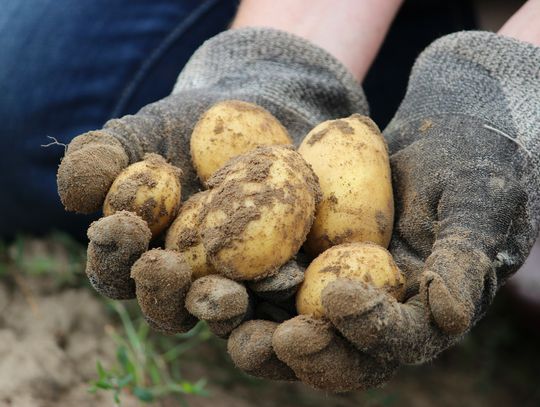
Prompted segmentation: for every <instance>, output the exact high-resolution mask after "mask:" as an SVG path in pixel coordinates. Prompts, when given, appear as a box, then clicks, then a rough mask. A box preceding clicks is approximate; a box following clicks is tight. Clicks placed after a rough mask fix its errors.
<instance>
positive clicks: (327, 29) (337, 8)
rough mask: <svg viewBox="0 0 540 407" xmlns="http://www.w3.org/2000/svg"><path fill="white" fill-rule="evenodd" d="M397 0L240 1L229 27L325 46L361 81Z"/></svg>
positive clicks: (382, 38) (396, 8) (398, 2)
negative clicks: (272, 31)
mask: <svg viewBox="0 0 540 407" xmlns="http://www.w3.org/2000/svg"><path fill="white" fill-rule="evenodd" d="M401 3H402V0H364V1H358V0H340V1H335V0H295V1H290V0H243V1H242V3H241V4H240V8H239V10H238V14H237V15H236V18H235V19H234V21H233V23H232V27H231V28H233V29H234V28H241V27H270V28H276V29H279V30H283V31H287V32H289V33H292V34H296V35H298V36H300V37H302V38H305V39H307V40H309V41H311V42H312V43H313V44H315V45H318V46H319V47H321V48H323V49H325V50H326V51H328V52H329V53H330V54H332V55H333V56H334V57H336V58H337V59H338V60H339V61H341V62H342V63H343V65H345V66H346V67H347V68H348V69H349V70H350V71H351V72H352V74H353V75H354V77H355V78H356V79H357V80H358V81H360V82H361V81H362V80H363V79H364V77H365V75H366V73H367V71H368V69H369V67H370V65H371V63H372V62H373V60H374V59H375V56H376V55H377V52H378V51H379V48H380V47H381V45H382V42H383V40H384V37H385V36H386V33H387V31H388V28H389V27H390V24H391V23H392V20H393V19H394V16H395V15H396V13H397V11H398V9H399V7H400V5H401Z"/></svg>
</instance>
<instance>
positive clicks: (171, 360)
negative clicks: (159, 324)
mask: <svg viewBox="0 0 540 407" xmlns="http://www.w3.org/2000/svg"><path fill="white" fill-rule="evenodd" d="M109 306H110V307H111V308H112V309H113V311H114V312H115V313H116V314H117V316H118V317H119V319H120V321H121V327H122V331H121V332H119V331H117V330H116V329H115V328H112V327H111V328H110V330H109V332H110V335H111V337H112V339H113V340H114V342H115V343H116V347H117V349H116V361H115V364H114V365H113V366H111V367H109V368H105V367H104V366H103V365H102V364H101V362H99V361H98V362H97V374H98V379H97V380H95V381H94V382H92V384H91V387H90V389H89V391H90V392H93V393H95V392H97V391H110V392H112V395H113V399H114V402H115V403H116V404H117V405H120V402H121V395H122V393H124V392H127V393H130V394H132V395H133V396H135V397H136V398H137V399H139V400H140V401H142V402H147V403H150V402H155V401H157V400H159V399H162V398H165V397H176V398H177V399H178V401H179V402H180V403H181V404H182V405H187V402H186V399H185V397H184V396H185V395H188V394H189V395H199V396H207V395H208V393H207V391H206V390H205V385H206V381H205V380H204V379H202V380H198V381H196V382H194V383H193V382H191V381H189V380H186V379H185V378H184V377H183V376H182V373H181V367H182V362H183V359H182V356H183V355H184V353H186V352H187V351H188V350H190V349H192V348H193V347H195V346H197V345H199V344H201V343H202V342H205V341H207V340H208V339H209V338H210V336H211V334H210V331H209V330H208V328H207V327H206V325H204V324H202V323H199V324H198V325H197V326H196V327H195V328H193V329H192V330H191V331H190V332H188V333H185V334H178V335H174V336H164V335H159V334H155V333H153V332H151V331H150V328H149V326H148V324H147V323H146V322H145V321H144V320H142V319H141V318H134V317H133V316H132V315H130V313H129V312H128V310H127V308H126V306H124V305H123V304H122V303H120V302H110V303H109ZM134 319H138V321H134Z"/></svg>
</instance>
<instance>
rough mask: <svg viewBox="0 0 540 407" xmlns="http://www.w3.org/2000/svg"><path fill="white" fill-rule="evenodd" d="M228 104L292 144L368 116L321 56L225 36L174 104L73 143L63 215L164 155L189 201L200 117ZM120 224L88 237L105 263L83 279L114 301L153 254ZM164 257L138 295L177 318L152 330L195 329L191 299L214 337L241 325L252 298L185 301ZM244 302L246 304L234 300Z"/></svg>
mask: <svg viewBox="0 0 540 407" xmlns="http://www.w3.org/2000/svg"><path fill="white" fill-rule="evenodd" d="M226 99H238V100H244V101H247V102H253V103H256V104H258V105H260V106H262V107H264V108H266V109H267V110H269V111H270V112H271V113H272V114H273V115H275V116H276V117H277V118H278V119H279V120H280V121H281V123H282V124H283V125H284V126H285V127H286V128H287V130H288V131H289V133H290V135H291V136H292V138H293V139H294V140H295V142H298V141H299V139H300V137H301V136H303V135H305V134H306V133H307V132H308V131H309V130H310V129H311V128H312V127H314V126H315V125H316V124H318V123H319V122H321V121H324V120H327V119H330V118H334V117H341V116H348V115H350V114H351V113H353V112H357V111H367V104H366V101H365V97H364V95H363V93H362V90H361V88H360V87H359V85H358V84H357V83H356V82H355V80H354V78H353V77H352V76H351V75H350V74H349V73H348V72H347V70H346V69H345V68H344V67H343V66H342V65H341V64H340V63H339V62H337V61H336V60H335V59H334V58H333V57H332V56H330V55H329V54H328V53H327V52H325V51H323V50H322V49H319V48H317V47H315V46H313V45H311V44H310V43H308V42H307V41H305V40H303V39H300V38H297V37H295V36H292V35H290V34H287V33H284V32H280V31H276V30H271V29H262V28H260V29H259V28H257V29H255V28H247V29H239V30H231V31H227V32H224V33H222V34H220V35H218V36H216V37H214V38H212V39H210V40H209V41H207V42H206V43H205V44H203V45H202V46H201V48H200V49H199V50H198V51H196V52H195V54H194V55H193V57H192V58H191V60H190V61H189V62H188V64H187V65H186V67H185V68H184V70H183V72H182V73H181V74H180V76H179V78H178V81H177V84H176V86H175V88H174V91H173V94H172V95H171V96H169V97H167V98H165V99H163V100H160V101H158V102H156V103H153V104H150V105H148V106H146V107H144V108H143V109H141V110H140V111H139V112H138V113H137V114H135V115H129V116H125V117H122V118H120V119H113V120H110V121H108V122H107V123H106V124H105V125H104V127H103V129H100V130H96V131H91V132H88V133H86V134H83V135H81V136H78V137H76V138H75V139H74V140H73V141H72V142H71V144H70V145H69V147H68V149H67V153H66V156H65V157H64V159H63V161H62V163H61V165H60V167H59V170H58V189H59V193H60V197H61V199H62V202H63V204H64V206H65V207H66V209H68V210H71V211H77V212H82V213H90V212H94V211H97V210H99V209H100V208H101V206H102V204H103V200H104V198H105V195H106V193H107V191H108V189H109V187H110V185H111V183H112V182H113V180H114V179H115V178H116V176H117V175H118V174H119V173H120V171H121V170H122V169H124V168H125V167H127V166H128V165H129V164H131V163H134V162H137V161H140V160H141V159H142V158H143V156H144V154H146V153H158V154H160V155H162V156H164V157H165V158H166V159H167V160H168V161H169V162H171V163H172V164H174V165H176V166H178V167H180V168H181V169H182V171H183V177H182V195H183V198H184V199H185V198H187V197H189V196H190V195H191V194H192V193H194V192H196V191H198V190H199V189H200V187H201V185H200V183H199V182H198V180H197V178H196V175H195V171H194V169H193V167H192V165H191V162H190V156H189V151H190V149H189V141H190V136H191V133H192V130H193V127H194V125H195V123H196V122H197V120H198V119H199V117H200V116H201V114H202V113H203V112H204V111H205V110H207V109H208V108H209V107H210V106H211V105H213V104H214V103H216V102H218V101H221V100H226ZM118 216H119V217H121V218H122V221H121V222H116V223H114V224H113V222H108V221H107V218H104V219H102V220H101V221H103V222H102V223H101V224H97V225H96V224H94V225H93V226H92V227H91V228H90V230H89V237H90V240H91V243H90V246H89V257H90V256H91V255H92V256H93V258H95V259H98V260H97V261H98V262H99V263H100V264H97V265H95V264H94V266H96V267H89V268H87V273H88V274H89V277H90V279H91V281H92V283H93V285H94V286H95V287H96V288H97V289H98V291H100V292H101V293H103V294H105V295H107V296H109V297H112V298H116V299H125V298H133V297H134V296H135V289H136V288H135V283H134V281H133V280H131V279H130V269H131V265H132V264H133V263H134V262H135V261H136V260H137V259H138V258H139V257H140V256H141V255H142V254H143V253H144V252H145V251H146V250H147V248H148V240H149V237H148V236H145V235H144V233H143V232H144V231H142V229H144V228H143V226H144V225H141V224H140V223H137V222H136V220H134V219H133V217H130V216H129V215H126V214H123V215H118ZM101 221H100V222H101ZM143 223H144V222H143ZM163 252H164V251H157V252H156V251H152V253H150V254H149V255H148V256H146V258H145V261H153V262H154V263H155V265H156V267H157V265H159V267H161V268H162V269H161V268H160V270H161V272H160V273H158V275H159V276H160V277H159V279H156V278H154V277H155V276H146V274H145V273H143V272H142V271H140V270H141V269H139V268H138V269H136V270H135V276H136V277H137V279H138V280H139V282H140V284H139V285H138V286H137V289H141V290H144V292H145V293H146V295H145V296H144V297H145V301H144V302H145V304H147V306H150V304H154V303H155V302H156V301H158V299H163V298H164V297H167V296H175V298H177V299H178V301H177V304H176V305H177V309H176V313H175V314H172V312H173V311H174V310H168V315H169V318H168V319H167V318H165V315H163V313H164V310H160V309H156V310H153V311H150V310H147V315H146V316H147V318H148V320H149V322H150V323H152V324H153V325H154V326H156V327H158V328H160V329H162V330H166V331H172V332H174V331H178V330H185V329H188V327H189V326H190V324H191V323H192V321H191V320H189V314H188V313H187V312H185V310H184V309H178V307H182V308H183V307H184V297H186V295H187V296H188V297H189V299H190V300H191V301H190V303H191V304H192V307H190V311H192V313H195V314H197V315H196V316H197V317H199V318H201V319H206V320H208V321H210V322H211V323H212V324H211V327H213V328H214V329H215V331H216V332H217V333H219V334H220V335H226V334H227V333H228V332H227V331H230V329H232V328H231V324H232V325H234V324H236V325H237V324H238V323H239V322H240V320H241V319H242V318H241V317H242V314H244V313H245V312H247V311H246V310H247V307H248V304H249V303H250V301H247V299H246V297H247V292H246V289H245V288H244V286H243V285H242V284H240V283H235V282H232V281H231V280H226V279H224V278H221V279H220V278H218V276H211V277H207V278H205V279H204V280H203V281H202V282H201V281H199V283H198V284H196V285H194V286H193V289H192V290H190V292H189V293H187V287H186V285H189V284H190V279H189V278H186V276H185V275H184V274H182V273H183V272H182V271H181V270H186V267H180V266H179V265H178V267H174V270H175V272H176V274H174V275H171V274H170V273H168V272H167V267H170V266H171V264H176V263H177V262H180V260H179V259H178V258H177V257H175V256H167V255H166V254H163ZM98 266H99V267H98ZM99 270H106V271H107V273H109V275H110V274H114V275H115V276H116V277H115V279H114V281H105V277H106V276H104V275H103V274H100V272H99ZM297 274H298V273H297ZM297 274H296V276H297ZM280 275H281V276H282V275H284V274H283V273H280ZM278 280H279V278H278ZM160 282H162V283H163V284H165V283H166V284H167V287H168V290H169V291H167V292H164V291H163V289H162V288H163V287H161V285H160ZM291 284H298V278H291V279H288V280H286V281H283V282H280V281H276V280H275V279H274V280H271V281H266V284H259V285H257V286H256V287H253V288H252V291H257V287H258V288H260V290H262V291H264V292H271V291H272V290H274V291H275V290H276V287H278V288H279V289H280V290H283V291H285V292H286V291H287V290H291V287H290V285H291ZM207 294H208V295H207ZM210 294H211V295H210ZM238 298H242V301H237V300H235V299H238ZM231 302H235V306H234V308H230V307H229V305H230V304H231ZM224 308H227V309H224ZM231 313H232V314H231ZM171 316H174V318H171ZM165 319H167V320H165ZM184 319H185V321H184ZM174 321H176V322H174ZM184 322H185V323H184ZM188 322H189V323H188Z"/></svg>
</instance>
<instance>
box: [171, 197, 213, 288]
mask: <svg viewBox="0 0 540 407" xmlns="http://www.w3.org/2000/svg"><path fill="white" fill-rule="evenodd" d="M208 195H209V191H204V192H199V193H198V194H195V195H192V196H191V197H190V198H189V199H188V200H187V201H186V202H184V204H183V205H182V208H181V209H180V212H179V213H178V216H177V217H176V219H175V220H174V222H173V223H172V225H171V227H170V228H169V229H168V230H167V236H166V238H165V248H166V249H169V250H176V251H178V252H180V253H182V254H183V255H184V258H185V260H186V261H187V263H188V264H189V266H190V267H191V271H192V273H193V279H194V280H196V279H197V278H199V277H202V276H206V275H208V274H215V273H216V271H215V269H214V266H212V263H211V262H210V260H209V259H208V257H207V256H206V250H205V249H204V246H203V244H202V241H201V235H200V227H201V212H202V210H203V207H204V204H205V202H206V199H208Z"/></svg>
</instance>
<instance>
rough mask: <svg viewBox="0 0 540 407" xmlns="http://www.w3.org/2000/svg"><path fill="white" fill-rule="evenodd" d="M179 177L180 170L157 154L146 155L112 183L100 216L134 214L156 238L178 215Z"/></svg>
mask: <svg viewBox="0 0 540 407" xmlns="http://www.w3.org/2000/svg"><path fill="white" fill-rule="evenodd" d="M180 175H181V171H180V169H179V168H176V167H174V166H173V165H171V164H168V163H167V162H166V161H165V159H164V158H163V157H161V156H160V155H157V154H146V155H145V157H144V160H143V161H140V162H137V163H135V164H132V165H130V166H129V167H127V168H126V169H125V170H123V171H122V172H121V173H120V174H119V175H118V177H117V178H116V179H115V180H114V182H113V184H112V185H111V188H110V189H109V192H108V193H107V196H106V197H105V202H104V203H103V214H104V215H105V216H109V215H112V214H113V213H115V212H117V211H122V210H126V211H130V212H135V213H136V214H137V215H139V216H140V217H141V218H143V219H144V220H145V221H146V223H147V224H148V227H149V228H150V231H151V232H152V237H156V236H157V235H159V234H160V233H161V232H162V231H163V230H164V229H165V228H166V227H167V226H169V225H170V223H171V222H172V221H173V220H174V218H175V216H176V214H177V213H178V209H179V207H180V198H181V186H180Z"/></svg>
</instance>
